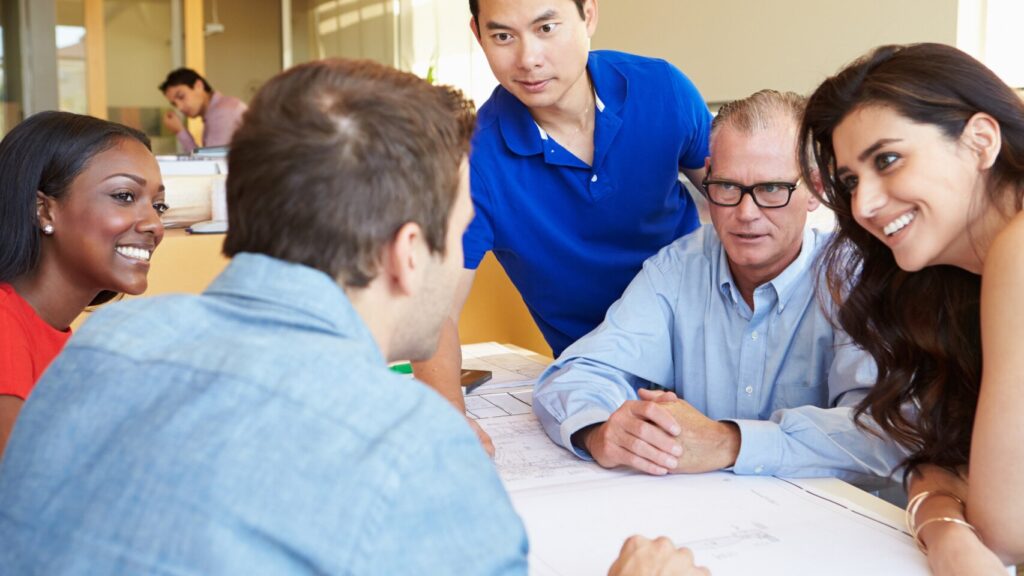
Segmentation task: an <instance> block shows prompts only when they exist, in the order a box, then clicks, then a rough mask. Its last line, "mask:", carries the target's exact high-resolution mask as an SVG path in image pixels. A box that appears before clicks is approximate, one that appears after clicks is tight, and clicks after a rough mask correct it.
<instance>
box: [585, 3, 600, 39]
mask: <svg viewBox="0 0 1024 576" xmlns="http://www.w3.org/2000/svg"><path fill="white" fill-rule="evenodd" d="M583 20H584V22H586V24H587V37H589V38H593V37H594V32H597V0H587V1H586V2H585V3H584V4H583Z"/></svg>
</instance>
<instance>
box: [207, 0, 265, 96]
mask: <svg viewBox="0 0 1024 576" xmlns="http://www.w3.org/2000/svg"><path fill="white" fill-rule="evenodd" d="M204 10H205V12H206V22H212V21H213V11H212V10H213V3H212V2H211V1H210V0H205V1H204ZM217 16H218V17H219V21H220V23H221V24H223V25H224V32H222V33H219V34H212V35H210V36H207V37H206V74H205V76H206V77H207V78H209V79H210V83H211V84H213V87H214V88H216V89H217V90H218V91H220V92H223V93H225V94H230V95H231V96H235V97H238V98H241V99H242V100H244V101H246V102H248V101H249V100H251V99H252V96H253V94H255V93H256V90H258V89H259V87H260V86H262V85H263V83H264V82H266V81H267V80H269V79H270V77H271V76H273V75H274V74H277V73H278V72H280V71H281V2H280V0H218V2H217Z"/></svg>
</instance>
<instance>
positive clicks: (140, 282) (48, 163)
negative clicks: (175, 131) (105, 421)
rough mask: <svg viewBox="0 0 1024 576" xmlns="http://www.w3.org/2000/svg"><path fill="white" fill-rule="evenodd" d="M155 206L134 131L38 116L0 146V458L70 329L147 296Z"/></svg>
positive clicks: (157, 185) (143, 144)
mask: <svg viewBox="0 0 1024 576" xmlns="http://www.w3.org/2000/svg"><path fill="white" fill-rule="evenodd" d="M166 209H167V206H166V205H165V204H164V186H163V181H162V179H161V177H160V168H159V166H158V165H157V163H156V158H154V156H153V154H152V152H150V148H149V139H148V138H147V137H146V135H145V134H143V133H141V132H139V131H138V130H133V129H131V128H128V127H127V126H122V125H120V124H115V123H114V122H108V121H106V120H100V119H98V118H93V117H91V116H82V115H79V114H71V113H69V112H40V113H39V114H36V115H34V116H31V117H29V118H27V119H25V121H23V122H21V123H20V124H18V125H17V126H15V127H14V129H12V130H11V132H10V133H9V134H7V136H5V137H4V139H3V141H2V142H0V455H2V454H3V449H4V446H5V445H6V443H7V436H8V434H10V432H11V429H12V427H13V426H14V421H15V419H16V418H17V415H18V412H19V411H20V410H21V406H22V403H23V402H24V401H25V399H26V398H27V397H28V395H29V393H30V392H31V391H32V388H33V387H34V386H35V383H36V381H37V380H38V379H39V377H40V376H41V375H42V373H43V371H44V370H45V369H46V367H47V366H48V365H49V364H50V361H51V360H53V358H54V357H55V356H56V355H57V354H58V353H59V352H60V350H61V348H63V346H64V343H65V342H66V341H67V339H68V337H70V335H71V330H70V326H71V322H72V321H73V320H74V319H75V318H76V317H77V316H78V315H79V314H81V313H82V311H83V310H84V309H85V308H86V307H87V306H89V305H96V304H101V303H103V302H106V301H108V300H110V299H111V298H113V297H114V296H116V295H117V293H121V292H123V293H127V294H141V293H142V292H143V291H144V290H145V289H146V284H147V280H146V279H147V274H148V272H149V258H150V256H151V255H152V253H153V250H154V249H156V246H157V244H159V243H160V240H161V239H162V238H163V225H162V224H161V222H160V214H161V213H163V212H164V210H166Z"/></svg>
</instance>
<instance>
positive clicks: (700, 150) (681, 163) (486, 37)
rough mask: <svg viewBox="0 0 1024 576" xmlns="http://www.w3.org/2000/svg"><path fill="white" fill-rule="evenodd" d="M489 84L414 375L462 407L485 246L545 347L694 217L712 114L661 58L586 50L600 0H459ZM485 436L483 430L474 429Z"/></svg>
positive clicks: (600, 310) (594, 317) (571, 337)
mask: <svg viewBox="0 0 1024 576" xmlns="http://www.w3.org/2000/svg"><path fill="white" fill-rule="evenodd" d="M469 7H470V12H471V14H472V19H471V21H470V26H471V27H472V29H473V33H474V34H475V35H476V38H477V40H478V41H479V43H480V46H481V47H482V48H483V51H484V53H485V54H486V56H487V61H488V63H489V64H490V67H491V70H492V71H493V72H494V75H495V76H496V77H497V79H498V82H499V83H500V86H498V87H497V88H496V89H495V90H494V93H493V94H492V95H491V97H490V98H489V99H488V101H487V102H486V103H485V104H484V105H483V106H482V107H481V109H480V116H479V126H478V130H477V133H476V135H475V136H474V138H473V148H472V156H471V158H470V168H471V178H470V182H471V186H472V196H473V205H474V208H475V209H476V217H475V219H474V220H473V223H472V224H471V225H470V227H469V229H468V230H467V232H466V235H465V236H464V238H463V246H464V250H465V267H466V270H465V271H464V272H463V275H462V276H463V278H462V280H461V281H460V286H459V289H458V292H457V296H456V301H455V303H454V307H453V310H452V317H451V320H450V321H449V322H447V323H446V325H445V327H444V328H443V330H442V335H441V342H440V345H439V349H438V353H437V354H436V355H435V357H434V358H432V359H431V360H430V361H429V362H426V363H419V364H416V365H415V368H416V374H417V376H418V377H420V378H421V379H423V380H424V381H426V382H429V383H430V384H431V385H433V386H435V387H436V388H438V390H440V391H441V392H442V394H444V395H445V396H446V397H447V398H448V399H449V400H451V401H452V402H453V403H454V404H455V405H456V406H458V407H459V408H460V409H461V408H462V407H463V399H462V394H461V390H460V389H459V385H458V382H459V379H458V375H459V367H460V363H461V355H460V352H459V336H458V317H459V314H460V312H461V309H462V305H463V303H464V302H465V299H466V296H467V295H468V294H469V290H470V287H471V285H472V282H473V276H474V273H475V269H476V268H477V266H478V265H479V264H480V261H481V260H482V259H483V257H484V255H485V254H486V253H487V252H488V251H492V252H494V254H495V256H496V257H497V259H498V261H499V262H501V264H502V266H503V267H504V269H505V271H506V273H507V274H508V275H509V278H510V279H511V280H512V282H513V284H515V286H516V288H517V289H518V290H519V293H520V294H521V295H522V297H523V300H524V301H525V302H526V305H527V307H528V308H529V309H530V313H531V314H532V316H533V318H534V320H535V321H536V322H537V325H538V327H539V328H540V330H541V332H542V333H543V334H544V338H545V339H546V340H547V342H548V344H549V345H550V346H551V349H552V351H553V353H554V355H555V356H558V355H559V354H560V353H561V352H562V350H563V349H564V348H565V347H566V346H568V345H569V344H571V343H572V342H573V341H575V340H576V339H577V338H579V337H581V336H583V335H584V334H586V333H587V332H589V331H590V330H592V329H593V328H594V327H595V326H597V324H599V323H600V322H601V319H602V318H603V317H604V313H605V311H606V310H607V309H608V306H609V305H611V303H612V302H614V301H615V299H616V298H618V297H619V296H620V295H621V294H622V291H623V289H625V287H626V285H627V284H629V281H630V280H631V279H632V278H633V276H635V275H636V273H637V272H638V271H639V270H640V266H641V264H642V263H643V261H644V260H645V259H646V258H648V257H649V256H651V255H652V254H654V253H655V252H657V251H658V250H659V249H661V248H662V247H663V246H665V245H666V244H668V243H669V242H671V241H673V240H675V239H676V238H678V237H680V236H682V235H684V234H687V233H689V232H691V231H692V230H694V229H696V228H697V227H698V226H699V223H698V219H697V211H696V208H695V206H694V203H693V201H692V199H691V198H690V197H689V194H688V193H687V192H686V189H685V188H684V187H683V186H682V185H681V184H680V182H679V179H678V176H679V171H680V170H682V171H683V172H684V173H685V174H686V176H687V177H688V178H689V179H690V181H692V182H700V181H701V179H702V177H703V173H704V170H703V162H704V158H705V157H706V156H707V140H708V134H709V130H710V124H711V116H710V114H709V112H708V110H707V107H706V106H705V105H704V101H703V98H702V97H701V96H700V94H699V93H698V91H697V89H696V88H695V87H694V86H693V84H692V83H691V82H690V81H689V80H688V79H687V78H686V77H685V76H684V75H683V74H682V73H681V72H680V71H679V70H678V69H676V68H675V67H674V66H672V65H671V64H669V63H667V62H665V61H663V60H658V59H653V58H645V57H641V56H635V55H631V54H624V53H620V52H609V51H593V52H591V51H590V37H591V36H592V35H593V33H594V31H595V30H596V28H597V20H598V7H597V0H470V2H469ZM480 434H481V437H482V438H484V439H485V443H486V435H484V434H482V432H481V433H480Z"/></svg>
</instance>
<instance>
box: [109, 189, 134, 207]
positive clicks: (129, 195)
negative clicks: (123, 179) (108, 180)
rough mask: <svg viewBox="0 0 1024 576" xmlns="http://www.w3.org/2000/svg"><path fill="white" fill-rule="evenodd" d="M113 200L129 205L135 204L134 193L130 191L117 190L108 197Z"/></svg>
mask: <svg viewBox="0 0 1024 576" xmlns="http://www.w3.org/2000/svg"><path fill="white" fill-rule="evenodd" d="M110 196H111V197H112V198H114V200H117V201H118V202H123V203H125V204H131V203H132V202H135V193H134V192H132V191H130V190H118V191H117V192H114V193H113V194H111V195H110Z"/></svg>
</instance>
